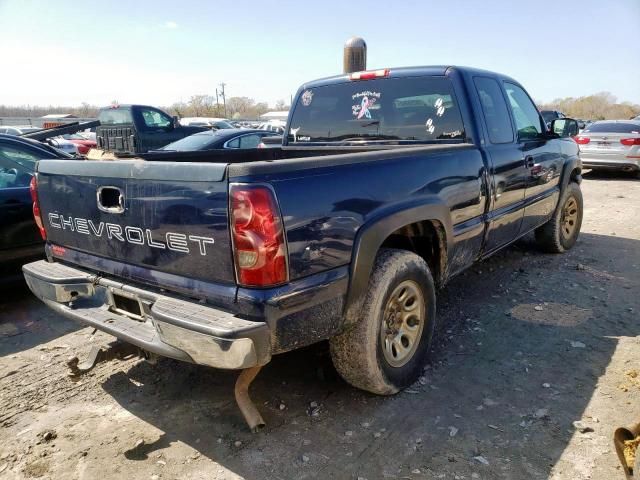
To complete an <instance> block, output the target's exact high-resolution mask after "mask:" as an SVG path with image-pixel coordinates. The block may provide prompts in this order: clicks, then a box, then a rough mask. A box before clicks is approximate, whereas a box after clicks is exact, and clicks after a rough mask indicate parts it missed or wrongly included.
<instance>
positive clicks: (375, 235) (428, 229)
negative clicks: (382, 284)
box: [345, 199, 453, 324]
mask: <svg viewBox="0 0 640 480" xmlns="http://www.w3.org/2000/svg"><path fill="white" fill-rule="evenodd" d="M425 237H426V239H427V242H423V243H419V242H416V240H418V239H423V240H424V239H425ZM452 238H453V237H452V225H451V215H450V211H449V208H448V207H447V206H446V205H444V204H443V203H441V202H440V201H439V200H438V199H430V201H428V202H426V203H421V204H419V205H416V204H410V205H402V206H397V207H396V208H394V209H393V210H391V211H387V212H384V213H380V214H379V215H376V216H375V217H374V218H372V219H370V220H369V221H367V222H366V223H365V224H364V225H363V226H362V227H360V229H359V230H358V232H357V234H356V239H355V241H354V247H353V253H352V258H351V267H350V276H349V289H348V293H347V300H346V304H345V322H346V323H347V324H349V323H351V322H353V320H354V319H355V318H357V314H358V312H359V310H360V307H361V306H362V302H363V300H364V298H365V296H366V292H367V288H368V285H369V278H370V275H371V272H372V270H373V266H374V263H375V259H376V255H377V254H378V251H379V250H380V248H384V247H389V248H401V249H404V250H409V251H413V252H414V253H416V254H418V255H420V256H421V257H423V258H425V260H426V261H427V263H428V264H429V267H430V269H431V270H432V274H433V276H434V281H435V282H436V285H442V284H443V283H444V281H445V276H446V271H447V259H448V252H449V251H450V247H451V245H450V242H451V239H452Z"/></svg>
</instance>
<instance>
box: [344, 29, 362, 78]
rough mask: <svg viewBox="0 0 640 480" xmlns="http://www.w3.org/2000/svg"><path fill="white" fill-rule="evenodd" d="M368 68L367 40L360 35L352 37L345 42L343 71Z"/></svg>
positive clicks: (349, 71) (351, 71) (359, 70)
mask: <svg viewBox="0 0 640 480" xmlns="http://www.w3.org/2000/svg"><path fill="white" fill-rule="evenodd" d="M366 69H367V42H365V41H364V39H362V38H360V37H351V38H350V39H349V40H347V42H346V43H345V44H344V55H343V59H342V70H343V73H353V72H361V71H363V70H366Z"/></svg>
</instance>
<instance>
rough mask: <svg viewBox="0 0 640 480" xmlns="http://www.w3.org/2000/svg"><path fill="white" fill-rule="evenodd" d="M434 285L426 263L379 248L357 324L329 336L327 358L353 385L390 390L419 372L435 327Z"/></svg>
mask: <svg viewBox="0 0 640 480" xmlns="http://www.w3.org/2000/svg"><path fill="white" fill-rule="evenodd" d="M435 301H436V300H435V287H434V282H433V278H432V276H431V272H430V271H429V267H428V266H427V263H426V262H425V261H424V260H423V259H422V258H421V257H419V256H418V255H416V254H415V253H412V252H408V251H405V250H395V249H381V250H380V252H379V254H378V256H377V257H376V262H375V266H374V269H373V272H372V274H371V278H370V280H369V288H368V291H367V295H366V299H365V302H364V305H363V307H362V309H361V314H360V317H359V318H358V320H357V321H356V323H355V324H354V325H353V326H351V328H349V329H348V330H347V331H345V332H344V333H342V334H340V335H338V336H336V337H334V338H332V339H331V341H330V345H331V358H332V360H333V363H334V365H335V367H336V370H338V372H339V373H340V375H341V376H342V377H343V378H344V379H345V380H346V381H347V382H349V383H350V384H351V385H353V386H354V387H357V388H360V389H363V390H367V391H369V392H372V393H376V394H379V395H391V394H394V393H396V392H398V391H399V390H400V389H402V388H404V387H406V386H408V385H411V384H412V383H413V382H415V381H416V380H417V378H418V377H419V376H420V374H421V373H422V368H423V367H424V364H425V362H426V359H427V355H428V352H429V348H430V345H431V339H432V337H433V331H434V327H435V313H436V303H435Z"/></svg>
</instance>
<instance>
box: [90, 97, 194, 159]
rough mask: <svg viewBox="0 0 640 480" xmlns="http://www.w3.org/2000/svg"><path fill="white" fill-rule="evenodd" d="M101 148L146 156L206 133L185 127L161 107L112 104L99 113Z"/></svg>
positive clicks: (98, 128)
mask: <svg viewBox="0 0 640 480" xmlns="http://www.w3.org/2000/svg"><path fill="white" fill-rule="evenodd" d="M98 120H100V126H99V127H97V128H96V142H97V144H98V148H99V149H101V150H104V151H107V152H114V153H116V154H135V153H144V152H146V151H148V150H152V149H156V148H160V147H164V146H165V145H167V144H169V143H171V142H175V141H176V140H178V139H180V138H184V137H188V136H189V135H193V134H194V133H198V132H202V131H204V130H206V128H204V127H198V126H184V125H181V124H180V123H179V122H178V119H177V117H175V118H174V117H171V116H170V115H169V114H168V113H166V112H163V111H162V110H160V109H159V108H155V107H150V106H147V105H111V106H110V107H105V108H101V109H100V111H99V112H98Z"/></svg>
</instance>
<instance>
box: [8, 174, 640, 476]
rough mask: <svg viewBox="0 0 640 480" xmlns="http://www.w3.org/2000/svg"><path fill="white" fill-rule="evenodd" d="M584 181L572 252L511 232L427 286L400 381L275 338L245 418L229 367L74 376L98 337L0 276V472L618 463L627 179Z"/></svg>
mask: <svg viewBox="0 0 640 480" xmlns="http://www.w3.org/2000/svg"><path fill="white" fill-rule="evenodd" d="M583 192H584V197H585V206H586V210H585V219H584V223H583V227H582V234H581V236H580V239H579V241H578V244H577V245H576V247H575V248H574V249H573V250H572V251H571V252H569V253H568V254H565V255H547V254H542V253H539V252H538V251H536V250H535V248H533V246H532V245H531V240H530V239H525V240H523V241H521V242H519V243H518V244H517V245H515V246H513V247H510V248H508V249H507V250H505V251H503V252H501V253H499V254H497V255H496V256H494V257H493V258H491V259H490V260H488V261H485V262H483V263H481V264H478V265H476V266H475V267H473V268H472V269H471V270H469V271H467V272H466V273H465V274H463V275H461V276H460V277H458V278H456V279H455V280H454V281H452V282H451V283H450V284H449V285H448V286H447V287H446V288H445V289H444V290H443V291H441V292H440V296H439V299H438V301H439V305H438V310H439V320H438V321H439V326H438V337H437V341H436V343H435V348H434V351H433V354H432V356H431V363H430V364H429V365H428V366H427V368H426V369H425V374H424V376H423V377H422V378H421V379H420V381H419V382H417V383H416V384H415V385H414V386H413V387H411V388H410V389H408V390H406V391H404V392H403V393H401V394H399V395H396V396H394V397H386V398H382V397H375V396H372V395H369V394H366V393H363V392H360V391H357V390H355V389H353V388H351V387H349V386H348V385H347V384H345V383H344V382H343V381H342V380H341V379H340V378H339V377H338V376H337V374H336V373H335V370H334V369H333V367H332V366H331V362H330V359H329V357H328V353H327V346H326V345H324V344H320V345H317V346H314V347H312V348H308V349H305V350H302V351H298V352H293V353H290V354H285V355H281V356H279V357H277V358H275V359H274V361H273V362H272V363H271V364H269V365H268V366H267V367H266V368H265V369H264V370H263V372H262V373H261V374H260V376H259V377H258V379H257V380H256V382H255V383H254V386H253V387H252V394H253V398H254V399H255V401H256V403H257V404H258V405H259V407H260V409H261V411H262V412H263V415H264V417H265V419H266V421H267V423H268V426H267V428H266V429H265V430H264V431H263V432H262V433H259V434H251V433H249V432H248V430H247V428H246V426H245V424H244V422H243V420H242V418H241V416H240V413H239V412H238V410H237V408H236V406H235V403H234V400H233V393H232V388H233V383H234V379H235V376H236V374H235V373H233V372H223V371H216V370H212V369H207V368H203V367H196V366H192V365H185V364H180V363H178V362H174V361H171V360H161V361H160V362H159V363H158V364H157V365H151V364H148V363H146V362H142V361H138V360H126V361H115V362H111V363H107V364H101V365H99V366H98V367H96V369H95V370H93V371H92V372H91V373H90V374H88V375H86V376H84V377H82V379H81V380H80V381H78V382H73V381H71V379H69V378H68V377H67V371H66V368H65V366H64V362H65V359H66V358H67V357H69V356H70V355H73V354H82V353H86V352H87V351H88V350H89V348H90V346H91V345H92V344H96V343H100V342H103V341H108V339H109V337H107V336H106V335H104V334H100V333H98V334H96V335H93V336H92V334H91V330H90V329H86V328H79V327H78V325H76V324H75V323H73V322H70V321H67V320H65V319H63V318H62V317H59V316H57V315H56V314H54V313H52V312H50V311H49V310H48V309H46V308H45V307H44V305H42V304H41V303H40V302H39V301H37V300H35V299H34V298H32V296H31V295H30V293H29V292H28V291H27V290H26V288H25V287H23V286H21V285H16V286H14V287H13V288H9V289H8V288H4V289H3V290H4V293H5V295H3V299H2V300H1V301H0V302H2V303H0V478H7V479H14V478H15V479H18V478H38V477H39V478H55V479H58V478H59V479H65V480H67V479H75V478H78V479H93V478H101V479H104V480H107V479H116V478H117V479H119V478H142V479H145V478H146V479H151V480H157V479H171V478H179V479H205V478H206V479H234V478H246V479H290V478H298V479H304V478H321V479H324V478H335V479H358V478H364V479H369V480H372V479H379V478H399V479H408V478H411V479H423V478H425V479H431V478H434V479H435V478H437V479H440V478H443V479H475V478H479V479H493V478H507V479H525V478H527V479H547V478H550V479H567V480H569V479H571V480H577V479H587V478H591V479H613V478H622V472H621V469H620V467H619V466H618V464H617V458H616V456H615V452H614V450H613V446H612V442H611V438H612V433H613V430H614V429H615V428H616V427H617V426H620V425H626V424H630V423H633V422H638V421H640V400H639V399H640V376H635V375H637V373H638V372H639V371H640V319H639V315H638V312H640V300H638V291H639V289H640V273H639V271H638V268H639V267H640V226H639V224H638V222H637V216H638V213H639V212H640V181H638V180H635V179H632V178H630V177H627V176H623V175H608V176H605V175H594V174H587V175H586V176H585V181H584V183H583ZM575 421H581V422H582V424H579V425H578V426H579V428H576V427H575V426H574V422H575Z"/></svg>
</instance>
